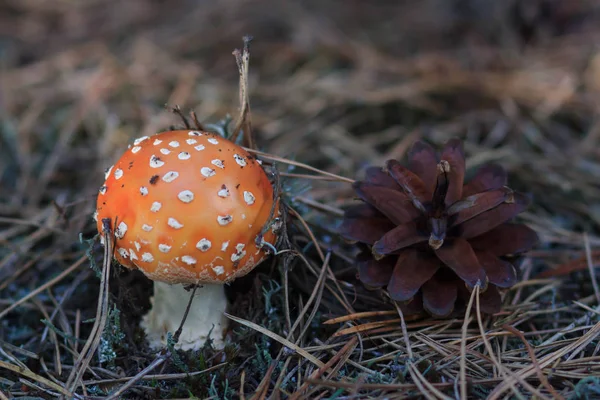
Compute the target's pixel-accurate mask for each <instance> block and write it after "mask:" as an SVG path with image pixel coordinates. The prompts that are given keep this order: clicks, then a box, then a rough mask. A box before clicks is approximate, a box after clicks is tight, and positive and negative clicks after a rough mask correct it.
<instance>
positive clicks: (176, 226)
mask: <svg viewBox="0 0 600 400" xmlns="http://www.w3.org/2000/svg"><path fill="white" fill-rule="evenodd" d="M167 225H169V226H170V227H171V228H174V229H181V228H183V224H182V223H181V222H179V221H177V220H176V219H175V218H169V220H168V221H167Z"/></svg>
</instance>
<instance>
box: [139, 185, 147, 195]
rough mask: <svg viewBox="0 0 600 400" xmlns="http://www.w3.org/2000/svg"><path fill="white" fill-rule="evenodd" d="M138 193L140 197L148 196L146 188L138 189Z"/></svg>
mask: <svg viewBox="0 0 600 400" xmlns="http://www.w3.org/2000/svg"><path fill="white" fill-rule="evenodd" d="M140 193H141V194H142V196H147V195H148V188H147V187H146V186H142V187H140Z"/></svg>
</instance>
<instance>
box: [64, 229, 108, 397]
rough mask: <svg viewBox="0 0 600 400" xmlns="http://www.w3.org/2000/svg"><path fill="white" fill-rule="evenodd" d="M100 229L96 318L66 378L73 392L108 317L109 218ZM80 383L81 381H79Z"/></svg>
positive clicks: (86, 366)
mask: <svg viewBox="0 0 600 400" xmlns="http://www.w3.org/2000/svg"><path fill="white" fill-rule="evenodd" d="M102 229H103V235H104V261H103V265H102V278H101V280H100V292H99V294H98V306H97V308H96V320H95V322H94V326H93V327H92V331H91V332H90V336H89V337H88V340H87V342H86V343H85V345H84V346H83V349H82V350H81V353H79V357H77V360H76V361H75V363H74V366H73V370H72V371H71V374H70V375H69V378H68V379H67V383H66V385H65V386H66V387H67V389H68V390H69V391H71V392H75V388H76V387H77V386H78V385H79V384H80V381H81V379H82V377H83V374H84V373H85V371H86V370H87V368H88V366H89V364H90V361H91V360H92V357H93V356H94V353H95V352H96V349H97V348H98V345H99V344H100V339H101V337H102V332H104V327H105V325H106V320H107V318H108V299H109V295H110V293H109V289H108V288H109V278H110V271H111V265H112V262H111V261H112V258H113V252H114V248H115V243H114V235H113V231H112V226H111V220H110V219H109V218H105V219H103V220H102ZM81 383H82V382H81Z"/></svg>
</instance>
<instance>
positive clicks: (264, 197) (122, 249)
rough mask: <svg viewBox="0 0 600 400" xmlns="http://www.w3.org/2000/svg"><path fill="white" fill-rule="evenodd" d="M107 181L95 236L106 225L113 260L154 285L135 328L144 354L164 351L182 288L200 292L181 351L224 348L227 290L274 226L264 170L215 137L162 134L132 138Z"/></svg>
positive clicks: (270, 241)
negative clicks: (109, 224) (145, 346)
mask: <svg viewBox="0 0 600 400" xmlns="http://www.w3.org/2000/svg"><path fill="white" fill-rule="evenodd" d="M105 178H106V181H105V182H104V185H103V186H102V187H101V188H100V191H99V194H98V201H97V210H96V214H95V218H96V219H97V221H98V222H97V223H98V231H99V232H102V224H101V221H102V219H103V218H110V219H111V220H112V221H113V224H114V226H113V229H114V235H115V240H116V245H115V258H116V259H117V261H118V262H119V263H120V264H121V265H123V266H125V267H127V268H132V269H135V268H137V269H139V270H140V271H142V272H143V273H144V274H145V275H146V276H147V277H148V278H150V279H151V280H153V281H154V296H153V298H152V300H151V303H152V309H151V310H150V311H149V312H148V314H146V315H145V316H144V317H143V319H142V323H141V325H142V327H143V328H144V330H145V331H146V334H147V339H148V341H149V344H150V346H151V347H152V348H154V349H156V348H160V347H162V346H164V345H165V344H166V339H167V332H171V333H174V332H175V331H176V330H177V328H178V327H179V325H180V323H181V321H182V318H183V315H184V312H185V309H186V307H187V304H188V301H189V296H190V292H188V291H187V290H186V289H185V287H184V285H189V284H199V285H201V286H199V288H198V289H197V291H196V297H197V299H196V300H195V301H194V302H193V303H192V306H191V307H190V311H189V314H188V317H187V320H186V323H185V325H184V327H183V331H182V333H181V336H180V338H179V342H178V344H177V348H181V349H183V350H190V349H199V348H201V347H202V346H203V345H204V344H205V342H206V341H207V339H208V338H209V337H210V339H212V344H213V346H214V347H215V348H222V347H223V346H224V330H225V329H226V327H227V319H226V317H225V316H224V312H225V310H226V307H227V299H226V297H225V289H224V284H225V283H228V282H231V281H232V280H234V279H236V278H238V277H241V276H243V275H246V274H247V273H248V272H250V271H251V270H252V269H253V268H254V267H256V266H257V265H258V264H259V263H260V262H261V261H263V260H264V259H265V258H266V257H267V255H268V253H269V249H274V245H275V241H276V239H277V229H278V225H280V224H278V223H276V222H277V220H278V219H279V216H280V211H279V204H278V203H276V204H275V206H274V202H275V200H274V196H273V187H272V186H271V183H270V182H269V179H268V177H267V175H266V173H265V171H264V170H263V168H262V166H261V164H260V162H259V161H258V160H256V159H255V158H254V157H253V156H252V155H250V154H249V153H248V152H247V151H245V150H244V149H243V148H242V147H240V146H238V145H236V144H234V143H232V142H231V141H229V140H227V139H225V138H223V137H221V136H218V135H216V134H213V133H207V132H202V131H187V130H185V131H184V130H178V131H168V132H163V133H159V134H157V135H155V136H152V137H142V138H139V139H136V140H135V141H134V143H133V146H130V148H129V149H128V150H127V151H126V152H125V154H123V156H122V157H121V158H120V159H119V161H117V163H116V164H115V165H114V166H112V167H111V168H109V169H108V170H107V171H106V177H105ZM274 214H275V215H274ZM268 224H271V225H268ZM263 227H265V228H268V229H263Z"/></svg>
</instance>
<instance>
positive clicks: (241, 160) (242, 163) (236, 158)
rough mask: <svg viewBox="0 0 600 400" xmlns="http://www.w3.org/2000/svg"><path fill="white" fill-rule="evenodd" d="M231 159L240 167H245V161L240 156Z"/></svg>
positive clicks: (235, 155) (236, 155)
mask: <svg viewBox="0 0 600 400" xmlns="http://www.w3.org/2000/svg"><path fill="white" fill-rule="evenodd" d="M233 158H235V162H236V163H238V164H239V165H241V166H242V167H245V166H246V165H247V163H246V159H245V158H244V157H242V156H240V155H239V154H234V155H233Z"/></svg>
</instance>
